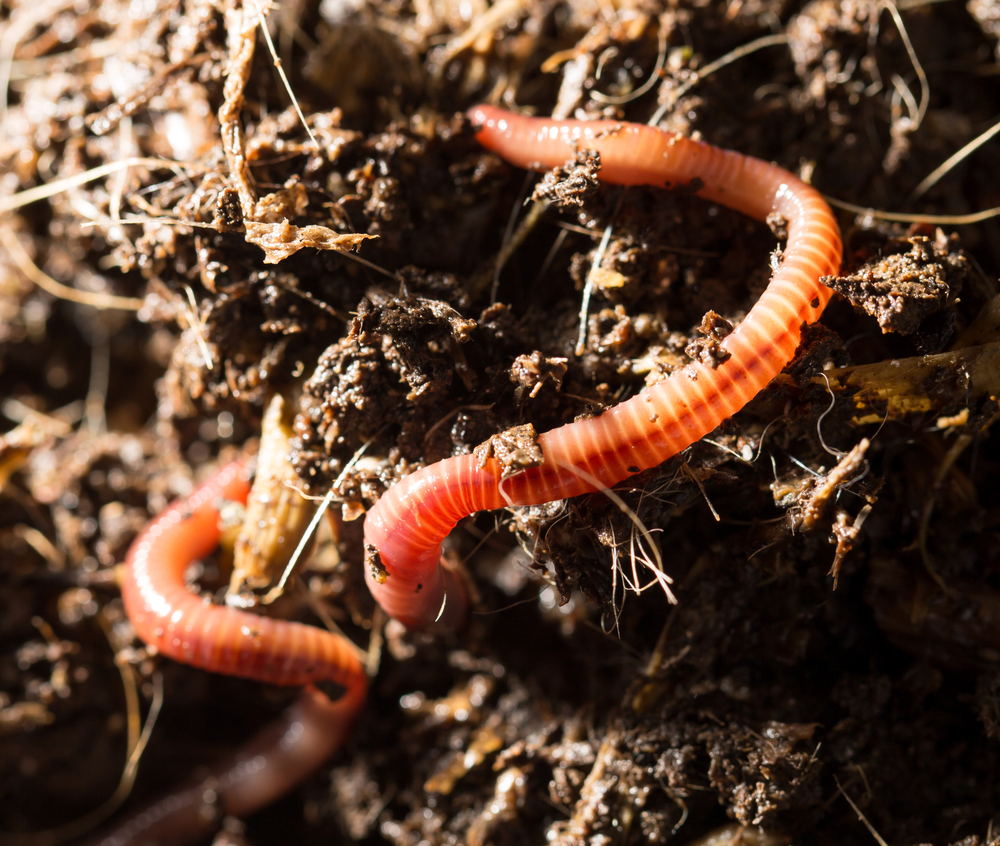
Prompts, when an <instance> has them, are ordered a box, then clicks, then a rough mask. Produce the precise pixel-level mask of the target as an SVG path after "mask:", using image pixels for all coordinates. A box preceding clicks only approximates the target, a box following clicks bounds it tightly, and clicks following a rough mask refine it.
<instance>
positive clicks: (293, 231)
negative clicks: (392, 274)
mask: <svg viewBox="0 0 1000 846" xmlns="http://www.w3.org/2000/svg"><path fill="white" fill-rule="evenodd" d="M246 233H247V234H246V239H247V243H249V244H255V245H256V246H258V247H260V248H261V249H262V250H263V251H264V264H277V263H278V262H279V261H281V260H282V259H286V258H288V257H289V256H291V255H294V254H295V253H297V252H298V251H299V250H301V249H305V248H307V247H311V248H312V249H314V250H340V251H342V252H347V251H349V250H353V249H354V248H355V247H357V246H359V245H360V244H361V242H362V241H367V240H368V239H370V238H374V237H375V236H374V235H364V234H357V233H349V234H346V235H345V234H341V233H338V232H334V231H333V230H332V229H329V228H328V227H326V226H316V225H312V226H292V224H290V223H289V222H288V221H287V220H283V221H281V222H280V223H256V222H247V224H246Z"/></svg>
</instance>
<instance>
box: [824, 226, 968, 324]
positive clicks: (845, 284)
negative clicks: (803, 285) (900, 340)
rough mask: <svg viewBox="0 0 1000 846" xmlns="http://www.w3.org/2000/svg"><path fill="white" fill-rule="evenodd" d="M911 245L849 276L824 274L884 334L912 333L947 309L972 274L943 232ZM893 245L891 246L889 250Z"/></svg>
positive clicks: (826, 281) (901, 246)
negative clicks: (929, 318)
mask: <svg viewBox="0 0 1000 846" xmlns="http://www.w3.org/2000/svg"><path fill="white" fill-rule="evenodd" d="M907 241H908V242H909V244H910V245H911V248H910V250H909V251H908V252H905V253H904V252H902V250H903V249H905V245H904V244H902V243H898V242H897V244H896V245H894V246H895V247H896V249H898V250H899V252H895V253H892V254H890V255H886V256H884V257H883V258H881V259H879V260H878V261H875V262H871V263H868V264H865V265H864V266H862V267H860V268H859V269H857V270H855V271H853V272H852V273H849V274H847V275H845V276H839V277H824V278H823V280H822V281H823V283H824V284H825V285H827V286H829V287H830V288H833V290H834V291H836V292H837V293H839V294H842V295H843V296H845V297H847V299H848V300H849V301H850V303H851V305H853V306H854V307H855V308H857V309H859V310H861V311H863V312H865V313H866V314H869V315H871V316H872V317H874V318H875V319H876V320H877V321H878V324H879V326H880V327H882V331H883V332H898V333H899V334H901V335H909V334H912V333H913V332H916V331H917V329H918V327H920V325H921V323H922V322H923V321H924V320H925V319H926V318H927V317H929V316H930V315H933V314H936V313H937V312H940V311H941V310H942V309H944V308H946V307H947V306H948V305H949V304H950V303H951V302H953V301H954V299H955V297H957V296H958V293H959V292H960V291H961V290H962V285H963V283H964V282H965V280H966V279H967V277H968V276H969V274H970V272H971V271H970V265H969V261H968V259H967V258H966V257H965V256H964V255H962V253H960V252H958V251H957V250H956V249H954V244H953V243H950V242H949V240H948V239H947V238H946V237H945V236H944V235H943V233H941V232H940V231H939V232H938V235H937V237H936V238H935V240H934V241H932V240H931V239H930V238H928V237H926V236H923V235H914V236H912V237H910V238H908V239H907ZM892 246H893V245H887V250H886V251H887V252H888V250H889V249H891V248H892Z"/></svg>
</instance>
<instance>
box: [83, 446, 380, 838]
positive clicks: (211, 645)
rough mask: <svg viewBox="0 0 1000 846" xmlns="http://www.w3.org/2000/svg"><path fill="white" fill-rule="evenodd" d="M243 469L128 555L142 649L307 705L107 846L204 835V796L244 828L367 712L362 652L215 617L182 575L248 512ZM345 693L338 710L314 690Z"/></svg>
mask: <svg viewBox="0 0 1000 846" xmlns="http://www.w3.org/2000/svg"><path fill="white" fill-rule="evenodd" d="M248 492H249V485H248V483H247V480H246V471H245V469H244V467H243V465H242V464H241V463H238V462H237V463H233V464H230V465H228V466H227V467H225V468H223V469H222V470H221V471H220V472H219V473H218V475H216V477H215V478H214V479H212V480H211V481H209V482H208V483H207V484H205V485H202V486H201V487H200V488H198V489H197V490H196V491H195V492H194V493H193V494H192V495H191V496H190V497H188V498H187V499H186V500H181V501H178V502H175V503H174V504H173V505H171V506H170V507H168V508H167V509H166V510H165V511H164V512H163V513H162V514H160V515H159V516H158V517H157V518H156V519H155V520H153V521H152V522H151V523H150V524H149V525H148V526H147V527H146V529H145V530H144V531H143V533H142V534H141V535H139V537H138V538H136V540H135V542H134V543H133V544H132V548H131V549H130V550H129V553H128V557H127V559H126V566H125V569H124V578H123V583H122V598H123V599H124V601H125V610H126V612H127V614H128V616H129V619H130V620H131V621H132V625H133V626H134V627H135V630H136V633H137V634H138V635H139V637H140V638H141V639H142V640H144V641H145V642H146V643H148V644H149V645H150V646H155V647H156V649H157V651H158V652H160V653H162V654H164V655H167V656H169V657H171V658H174V659H175V660H177V661H181V662H182V663H185V664H191V665H193V666H196V667H200V668H202V669H205V670H210V671H212V672H219V673H225V674H228V675H232V676H242V677H244V678H251V679H255V680H258V681H262V682H267V683H270V684H278V685H306V687H305V689H304V690H303V692H302V695H301V696H300V697H299V699H298V701H297V702H296V703H295V704H294V705H292V707H291V708H289V709H288V711H286V713H285V714H284V716H283V717H282V719H281V720H279V721H278V723H276V724H275V725H272V726H270V727H268V728H266V729H264V730H263V731H262V732H261V733H260V734H259V735H258V736H257V737H256V738H254V739H253V740H251V741H250V742H249V743H248V744H247V745H246V746H245V747H243V749H242V750H240V752H239V753H238V755H237V757H236V760H235V761H234V762H233V763H232V764H229V765H227V766H225V767H223V768H222V769H220V770H218V771H217V772H216V773H215V774H214V775H213V776H212V777H210V779H208V780H206V781H205V782H202V783H201V784H199V785H198V786H196V787H193V788H189V789H187V790H184V791H181V792H178V793H174V794H171V795H170V796H168V797H167V798H166V799H163V800H161V801H160V802H158V803H157V804H156V805H154V806H152V807H151V808H147V809H146V810H145V811H144V812H142V813H140V814H139V815H138V816H136V817H134V818H133V819H131V820H129V821H128V822H126V823H125V824H124V825H122V826H121V827H119V828H118V829H117V830H116V831H115V832H113V833H112V834H110V835H108V836H107V837H105V838H104V839H103V840H100V841H99V842H101V843H102V844H106V846H112V844H124V843H130V842H134V841H138V840H142V841H145V840H148V839H150V838H151V837H153V838H154V839H158V840H163V841H167V842H174V841H176V840H178V839H183V838H182V833H184V832H195V831H199V830H201V831H203V830H205V828H206V818H205V813H204V812H205V809H206V805H207V806H208V807H209V808H210V807H211V805H212V804H213V803H212V802H208V803H206V799H205V795H206V793H207V794H209V795H210V796H211V797H212V798H213V799H214V800H216V801H217V802H218V804H219V806H220V807H221V809H222V810H223V811H224V812H225V813H228V814H235V815H237V816H244V815H246V814H249V813H252V812H253V811H255V810H257V809H258V808H261V807H264V806H265V805H267V804H269V803H270V802H272V801H273V800H274V799H276V798H278V797H279V796H281V795H282V794H283V793H285V792H287V791H288V790H289V789H291V788H292V787H294V786H295V785H296V784H297V783H298V782H299V781H301V780H302V779H303V778H304V777H305V776H306V775H308V774H309V773H310V772H312V771H313V770H315V769H316V767H317V766H319V765H320V764H321V763H322V762H323V761H324V760H326V759H327V758H328V757H329V756H330V755H331V754H332V753H333V751H334V750H335V749H336V748H337V747H338V746H339V745H340V743H341V742H342V741H343V739H344V736H345V734H346V733H347V730H348V728H349V727H350V724H351V721H352V720H353V718H354V716H355V715H356V714H357V712H358V711H359V710H360V708H361V706H362V705H363V704H364V700H365V695H366V691H367V677H366V675H365V671H364V668H363V667H362V666H361V663H360V661H359V660H358V657H357V655H356V654H355V651H354V647H353V646H352V645H351V644H350V643H349V642H348V641H346V640H345V639H344V638H343V637H342V636H340V635H335V634H333V633H331V632H327V631H325V630H322V629H318V628H316V627H314V626H307V625H303V624H301V623H294V622H288V621H285V620H275V619H271V618H269V617H261V616H258V615H256V614H251V613H249V612H247V611H241V610H239V609H236V608H228V607H224V606H218V605H212V604H211V603H209V602H207V601H205V600H203V599H202V597H200V596H198V595H197V594H195V593H192V592H191V591H190V590H188V588H187V585H186V584H185V581H184V572H185V570H186V569H187V568H188V567H189V566H190V565H191V563H192V562H193V561H195V560H197V559H198V558H200V557H202V556H204V555H207V554H208V553H210V552H211V551H212V549H214V548H215V546H216V544H217V543H218V541H219V534H220V530H219V525H218V523H219V513H218V510H217V504H216V503H217V501H218V500H220V499H231V500H240V501H245V500H246V497H247V494H248ZM319 681H330V682H334V683H336V684H338V685H340V686H342V687H344V688H345V689H346V692H345V693H344V694H343V696H341V697H340V698H339V699H337V700H336V701H335V702H331V701H330V699H328V698H327V696H326V695H325V694H324V693H322V692H321V691H320V690H318V689H317V688H316V687H314V686H313V683H314V682H319Z"/></svg>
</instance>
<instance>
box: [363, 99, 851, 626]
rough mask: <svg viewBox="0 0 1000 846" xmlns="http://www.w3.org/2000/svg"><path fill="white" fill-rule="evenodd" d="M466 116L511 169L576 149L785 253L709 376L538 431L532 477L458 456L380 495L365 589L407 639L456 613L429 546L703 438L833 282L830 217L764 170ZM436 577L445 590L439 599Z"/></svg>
mask: <svg viewBox="0 0 1000 846" xmlns="http://www.w3.org/2000/svg"><path fill="white" fill-rule="evenodd" d="M469 116H470V119H471V120H472V122H473V124H475V125H477V126H478V127H480V129H479V134H478V136H477V137H478V139H479V141H480V143H482V144H483V145H484V146H485V147H487V148H488V149H490V150H493V151H495V152H497V153H499V154H500V155H501V156H502V157H503V158H505V159H507V160H508V161H509V162H511V163H512V164H515V165H518V166H520V167H530V168H534V169H539V168H550V167H555V166H557V165H561V164H563V163H564V162H565V161H566V159H567V158H569V157H570V156H571V155H572V154H573V152H574V150H575V149H577V148H579V147H586V148H588V149H596V150H598V151H599V152H600V154H601V164H602V170H601V179H603V180H605V181H607V182H612V183H616V184H619V185H653V186H659V187H668V186H670V185H676V184H687V183H690V182H692V181H693V180H695V179H697V180H699V181H700V182H701V183H702V185H703V187H702V188H701V189H700V190H699V192H698V194H699V196H701V197H703V198H705V199H707V200H711V201H713V202H717V203H720V204H722V205H725V206H728V207H729V208H732V209H735V210H736V211H739V212H742V213H743V214H746V215H749V216H750V217H753V218H756V219H758V220H764V219H766V218H767V217H768V215H770V214H772V213H777V214H779V215H781V216H782V217H783V218H784V219H785V220H786V221H787V223H788V233H789V234H788V244H787V247H786V249H785V252H784V260H783V262H782V264H781V267H780V268H779V269H778V271H777V272H776V273H775V274H774V276H773V277H772V279H771V282H770V284H769V285H768V287H767V290H765V291H764V293H763V294H762V295H761V298H760V300H759V301H758V302H757V304H756V305H755V306H754V307H753V309H751V311H750V313H749V314H748V315H747V316H746V319H745V320H744V321H743V322H742V323H741V324H740V325H739V326H738V327H737V329H736V330H735V331H734V332H733V333H732V334H731V335H729V337H727V338H726V339H725V340H724V341H723V342H722V347H723V348H724V349H725V351H726V352H727V353H728V354H729V358H728V360H726V361H725V362H724V363H723V364H721V365H719V367H718V368H717V369H715V370H712V369H710V368H708V367H705V366H703V365H698V364H692V365H689V366H688V367H687V368H685V369H684V370H683V371H681V372H679V373H676V374H674V375H673V376H671V377H670V378H668V379H665V380H664V381H662V382H660V383H659V384H657V385H654V386H653V387H650V388H646V389H645V390H643V391H642V392H641V393H640V394H639V395H637V396H635V397H633V398H632V399H630V400H628V401H627V402H623V403H621V404H619V405H617V406H615V407H613V408H611V409H608V410H607V411H605V412H604V414H602V415H601V416H600V417H596V418H593V419H590V420H584V421H578V422H576V423H571V424H569V425H566V426H562V427H560V428H558V429H554V430H553V431H550V432H546V433H544V434H543V435H541V436H540V437H539V439H538V444H539V447H540V448H541V450H542V453H543V455H544V456H545V461H544V463H543V464H542V465H541V466H539V467H534V468H531V469H529V470H526V471H524V472H522V473H519V474H517V475H514V476H511V477H509V478H506V479H505V478H503V474H502V468H501V467H500V465H499V464H498V463H497V462H495V461H492V460H491V461H488V462H487V463H486V464H485V466H483V467H479V466H478V465H477V459H476V458H475V457H474V456H472V455H465V456H459V457H456V458H450V459H447V460H445V461H441V462H438V463H437V464H433V465H431V466H429V467H426V468H424V469H423V470H420V471H418V472H417V473H414V474H412V475H410V476H407V477H406V478H405V479H403V480H402V481H400V482H399V483H398V484H397V485H396V486H395V487H393V488H391V489H390V490H389V491H388V493H386V495H385V496H383V497H382V499H381V500H380V501H379V502H378V503H377V504H376V505H375V507H374V508H373V509H372V510H371V511H370V512H369V513H368V516H367V518H366V520H365V541H366V544H367V545H368V549H369V553H370V559H369V565H370V566H369V567H367V568H366V578H367V579H368V584H369V587H370V588H371V590H372V593H373V594H374V596H375V598H376V600H377V601H378V602H379V604H380V605H381V606H382V607H383V608H384V609H385V611H386V613H388V614H389V616H391V617H394V618H396V619H397V620H400V621H402V622H403V623H405V624H407V625H410V626H417V627H419V626H422V625H425V624H426V623H428V622H429V621H431V620H433V619H435V616H436V615H437V614H438V613H439V612H440V609H441V607H442V603H443V602H444V599H445V595H446V594H447V597H448V601H447V603H445V612H446V613H448V606H449V605H451V607H452V609H453V610H455V611H457V609H456V608H455V606H460V605H461V602H456V601H454V600H457V599H459V598H460V597H461V594H460V592H459V591H458V586H457V584H455V583H454V580H453V579H452V577H451V576H450V575H449V574H448V573H447V572H446V571H445V570H443V568H441V567H440V566H439V561H440V556H441V541H442V540H443V539H444V538H445V536H446V535H447V534H448V533H449V532H450V531H451V530H452V528H454V526H455V524H456V523H457V522H458V521H459V520H460V519H462V518H463V517H465V516H466V515H469V514H472V513H474V512H476V511H488V510H494V509H498V508H503V507H504V506H514V505H533V504H538V503H544V502H550V501H552V500H557V499H564V498H566V497H571V496H578V495H580V494H584V493H590V492H593V491H595V490H598V489H600V488H601V487H610V486H611V485H614V484H616V483H618V482H620V481H622V480H623V479H626V478H628V477H629V476H631V475H634V474H635V473H638V472H640V471H642V470H645V469H647V468H649V467H655V466H656V465H658V464H661V463H663V462H664V461H666V460H667V459H668V458H670V457H671V456H674V455H676V454H677V453H678V452H680V451H681V450H682V449H684V448H685V447H687V446H689V445H690V444H692V443H694V442H695V441H697V440H698V439H699V438H701V437H703V436H704V435H706V434H708V433H709V432H711V431H712V430H713V429H715V428H716V427H717V426H718V425H719V424H720V423H721V422H722V421H723V420H725V419H727V418H728V417H731V416H732V415H733V414H735V413H736V412H737V411H739V410H740V409H741V408H742V407H743V406H744V405H745V404H746V403H747V402H749V401H750V400H751V399H752V398H753V397H754V396H755V395H756V394H757V393H758V392H759V391H760V390H762V389H763V388H764V387H765V386H766V385H767V384H768V383H769V382H770V381H771V379H773V378H774V377H775V376H776V375H777V374H778V373H779V372H780V371H781V369H782V368H783V367H784V366H785V364H786V363H787V362H788V361H789V360H791V358H792V356H793V355H794V354H795V350H796V348H797V346H798V344H799V339H800V337H801V331H802V325H803V324H805V323H812V322H813V321H815V320H816V319H817V318H818V317H819V316H820V314H821V313H822V311H823V308H824V306H825V305H826V303H827V301H828V300H829V298H830V295H831V292H830V290H829V289H828V288H826V287H825V286H824V285H822V284H821V283H820V281H819V280H820V278H821V277H823V276H826V275H830V274H834V273H836V272H837V271H838V269H839V267H840V258H841V242H840V232H839V230H838V228H837V223H836V221H835V219H834V217H833V214H832V212H831V211H830V208H829V206H827V204H826V203H825V202H824V201H823V198H822V197H821V196H820V195H819V193H818V192H817V191H816V190H815V189H813V188H812V187H810V186H809V185H806V184H805V183H804V182H802V181H801V180H799V179H797V178H796V177H794V176H793V175H792V174H790V173H788V172H787V171H784V170H782V169H781V168H778V167H776V166H774V165H771V164H768V163H766V162H763V161H760V160H758V159H753V158H750V157H748V156H743V155H740V154H739V153H734V152H731V151H727V150H721V149H719V148H717V147H712V146H710V145H708V144H703V143H700V142H696V141H692V140H690V139H688V138H682V137H679V136H676V135H673V134H671V133H667V132H662V131H660V130H657V129H654V128H652V127H648V126H641V125H638V124H625V123H614V122H607V121H594V122H580V121H561V122H556V121H552V120H547V119H544V118H526V117H521V116H518V115H514V114H511V113H509V112H505V111H502V110H500V109H496V108H493V107H489V106H479V107H477V108H475V109H473V110H472V111H471V112H470V113H469ZM580 471H583V472H582V473H581V472H580ZM592 480H596V482H597V484H594V483H592ZM374 551H377V554H376V553H375V552H374ZM449 579H452V586H453V588H454V589H453V590H447V589H446V582H447V581H448V580H449Z"/></svg>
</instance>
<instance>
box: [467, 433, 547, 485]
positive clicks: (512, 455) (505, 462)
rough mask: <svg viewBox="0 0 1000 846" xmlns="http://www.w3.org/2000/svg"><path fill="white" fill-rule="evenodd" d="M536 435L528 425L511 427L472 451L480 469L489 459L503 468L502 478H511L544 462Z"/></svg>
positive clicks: (492, 436)
mask: <svg viewBox="0 0 1000 846" xmlns="http://www.w3.org/2000/svg"><path fill="white" fill-rule="evenodd" d="M537 441H538V433H537V432H535V427H534V426H532V425H531V424H530V423H525V424H523V425H521V426H513V427H511V428H510V429H507V430H506V431H505V432H499V433H497V434H496V435H491V436H490V438H489V439H488V440H487V441H486V442H485V443H482V444H480V445H479V446H477V447H476V448H475V449H474V450H473V454H474V455H475V456H476V460H477V461H478V463H479V466H480V467H485V466H486V462H487V461H489V460H490V459H491V458H492V459H495V460H496V461H497V462H498V463H499V464H500V466H501V467H502V468H503V476H504V478H506V477H507V476H512V475H514V474H515V473H518V472H520V471H521V470H527V469H528V468H529V467H538V466H539V465H540V464H542V462H543V461H544V460H545V457H544V456H543V455H542V450H541V449H540V448H539V446H538V442H537Z"/></svg>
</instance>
